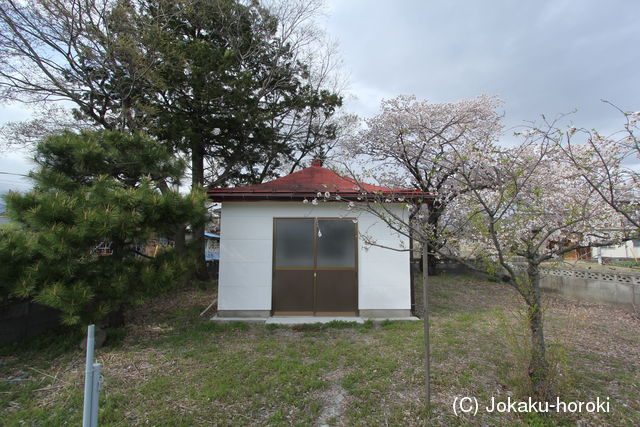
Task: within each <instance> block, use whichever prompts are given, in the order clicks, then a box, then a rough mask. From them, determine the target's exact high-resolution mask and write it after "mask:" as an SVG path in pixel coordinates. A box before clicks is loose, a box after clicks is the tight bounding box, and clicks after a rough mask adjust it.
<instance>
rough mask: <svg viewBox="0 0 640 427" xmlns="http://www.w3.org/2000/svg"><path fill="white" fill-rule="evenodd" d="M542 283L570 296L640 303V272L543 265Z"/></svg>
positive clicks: (625, 303)
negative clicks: (548, 266)
mask: <svg viewBox="0 0 640 427" xmlns="http://www.w3.org/2000/svg"><path fill="white" fill-rule="evenodd" d="M541 276H542V277H541V281H540V286H541V287H542V288H543V289H546V290H549V291H553V292H558V293H560V294H562V295H567V296H570V297H577V298H583V299H586V300H590V301H595V302H603V303H608V304H619V305H624V306H627V307H631V308H633V307H634V306H635V307H640V273H623V272H614V271H611V272H607V271H596V270H591V269H583V268H575V267H574V268H543V269H542V270H541Z"/></svg>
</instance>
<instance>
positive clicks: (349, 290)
mask: <svg viewBox="0 0 640 427" xmlns="http://www.w3.org/2000/svg"><path fill="white" fill-rule="evenodd" d="M316 273H317V275H316V307H315V308H316V309H315V311H316V312H320V313H322V312H325V313H345V314H350V315H354V314H355V313H357V311H358V287H357V285H356V283H357V276H356V272H355V270H318V271H317V272H316ZM320 313H318V314H320Z"/></svg>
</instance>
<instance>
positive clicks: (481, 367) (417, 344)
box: [0, 275, 640, 426]
mask: <svg viewBox="0 0 640 427" xmlns="http://www.w3.org/2000/svg"><path fill="white" fill-rule="evenodd" d="M432 283H433V285H432V288H431V298H432V304H433V306H432V316H431V318H432V326H431V331H432V344H431V348H432V371H433V374H432V375H433V376H432V383H433V385H432V396H433V397H432V398H433V403H434V405H433V408H432V410H431V413H429V412H428V411H427V410H426V409H425V406H424V404H423V400H422V390H423V377H422V366H423V365H422V351H421V349H422V324H421V323H420V322H406V323H402V322H383V323H381V324H372V323H366V324H365V325H359V326H356V325H354V324H340V323H338V324H332V325H329V326H328V327H319V326H317V325H316V326H307V327H297V328H289V327H267V326H264V325H247V324H240V323H239V324H228V325H220V324H216V323H212V322H210V321H207V320H206V319H202V318H200V317H199V312H200V311H202V310H203V309H204V308H205V307H206V306H207V305H208V304H209V303H210V301H211V300H212V299H213V296H214V292H213V291H203V290H182V291H179V292H176V293H175V294H172V295H168V296H166V297H164V298H161V299H158V300H155V301H153V302H152V303H149V304H147V305H145V306H143V307H140V308H138V309H136V310H135V311H134V312H132V313H131V314H130V316H129V320H130V323H129V325H128V326H127V327H126V328H125V329H121V330H116V331H112V332H111V334H110V336H109V337H108V339H107V343H106V345H105V347H103V348H102V349H100V350H98V352H97V359H98V361H99V362H101V363H102V364H103V374H104V388H103V390H102V393H101V403H100V422H101V424H103V425H131V424H150V425H171V426H173V425H211V424H218V425H255V424H269V425H285V424H286V425H290V424H294V425H310V424H311V425H312V424H318V423H320V424H322V423H324V424H330V425H353V424H358V425H383V424H390V425H424V424H434V425H477V424H482V425H505V424H507V425H527V424H528V425H558V424H566V425H574V424H580V425H640V402H639V396H640V320H639V319H638V318H636V317H634V316H633V315H632V314H630V313H628V312H625V311H623V310H620V309H616V308H611V307H607V306H602V305H597V304H591V303H582V302H577V301H573V300H567V299H563V298H560V297H555V296H547V297H546V299H545V306H546V312H545V321H546V336H547V340H548V343H549V347H550V355H551V356H550V357H551V359H552V361H553V371H554V375H555V377H556V378H557V379H558V384H559V385H558V390H559V392H560V393H561V396H562V398H563V400H565V401H571V400H582V401H589V400H595V399H596V397H600V398H606V397H609V401H610V409H611V411H610V413H605V414H587V413H581V414H568V415H562V416H560V415H553V416H551V417H545V418H542V417H539V416H532V415H523V414H520V415H518V414H513V413H510V414H495V413H494V414H489V413H487V412H486V411H484V410H483V409H482V404H484V405H488V404H489V403H490V399H491V397H495V398H496V399H498V400H502V401H504V400H506V399H507V398H508V397H512V398H519V397H521V396H522V393H524V390H526V387H527V384H526V381H525V378H526V377H525V376H524V375H525V369H526V367H525V365H526V363H525V358H524V357H523V349H524V350H526V336H525V335H524V333H525V332H526V331H524V330H523V328H522V325H523V322H522V305H521V303H520V301H519V299H518V297H517V296H516V295H515V293H514V292H513V291H512V290H511V289H510V288H508V287H506V286H504V285H501V284H496V283H489V282H482V281H479V280H478V279H475V278H472V277H465V276H452V275H446V276H441V277H438V278H436V279H434V280H433V281H432ZM77 344H78V341H77V336H76V337H73V336H63V337H54V336H48V337H45V338H40V339H38V340H37V341H33V342H31V343H29V345H26V344H22V345H20V346H11V347H5V348H3V349H2V351H1V359H0V361H1V363H0V377H1V380H0V381H1V382H0V411H1V412H0V420H1V423H2V424H3V425H23V424H26V425H61V424H64V423H67V424H69V425H79V423H80V421H81V412H82V396H83V373H84V360H83V353H82V351H81V350H80V349H79V348H78V347H77ZM25 375H26V377H24V376H25ZM20 376H23V377H24V378H23V379H22V380H20V381H15V382H10V381H8V380H9V379H11V378H16V377H18V378H20ZM456 396H473V397H476V398H477V399H478V400H479V402H480V403H481V408H480V410H479V411H478V413H477V415H476V416H475V417H474V416H472V415H465V416H463V417H457V416H455V415H454V413H453V410H452V403H453V400H454V399H455V397H456Z"/></svg>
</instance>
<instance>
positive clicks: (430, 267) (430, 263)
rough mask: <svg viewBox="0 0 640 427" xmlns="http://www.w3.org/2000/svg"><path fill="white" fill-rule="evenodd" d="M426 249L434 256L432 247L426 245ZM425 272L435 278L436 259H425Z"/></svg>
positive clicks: (431, 257)
mask: <svg viewBox="0 0 640 427" xmlns="http://www.w3.org/2000/svg"><path fill="white" fill-rule="evenodd" d="M427 248H428V249H429V253H430V254H435V250H434V249H433V246H432V245H431V244H428V245H427ZM423 260H424V257H423ZM423 264H424V261H423ZM423 267H424V266H423ZM427 272H428V273H429V276H435V275H437V274H438V259H437V258H436V257H435V256H433V255H431V256H430V257H427Z"/></svg>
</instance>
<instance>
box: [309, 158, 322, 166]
mask: <svg viewBox="0 0 640 427" xmlns="http://www.w3.org/2000/svg"><path fill="white" fill-rule="evenodd" d="M311 166H317V167H322V159H313V160H311Z"/></svg>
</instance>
